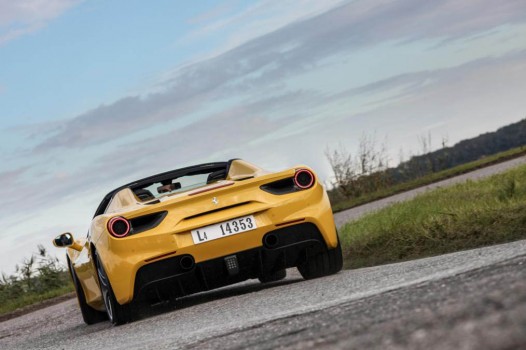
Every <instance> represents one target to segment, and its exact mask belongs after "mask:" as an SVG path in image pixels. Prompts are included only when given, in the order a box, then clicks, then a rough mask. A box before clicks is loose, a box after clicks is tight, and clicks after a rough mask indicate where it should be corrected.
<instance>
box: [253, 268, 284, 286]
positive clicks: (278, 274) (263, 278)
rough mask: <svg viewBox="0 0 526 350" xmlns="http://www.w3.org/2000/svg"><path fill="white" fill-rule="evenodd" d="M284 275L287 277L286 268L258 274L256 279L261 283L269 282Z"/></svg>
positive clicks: (280, 278) (278, 279) (279, 279)
mask: <svg viewBox="0 0 526 350" xmlns="http://www.w3.org/2000/svg"><path fill="white" fill-rule="evenodd" d="M285 277H287V270H285V269H282V270H278V271H276V272H273V273H268V274H267V273H266V274H263V275H261V276H259V277H258V279H259V282H261V283H270V282H276V281H281V280H282V279H284V278H285Z"/></svg>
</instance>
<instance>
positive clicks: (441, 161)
mask: <svg viewBox="0 0 526 350" xmlns="http://www.w3.org/2000/svg"><path fill="white" fill-rule="evenodd" d="M418 141H419V144H420V154H418V155H411V156H410V158H409V159H408V160H404V159H403V154H401V155H400V162H399V164H398V165H397V166H396V167H389V157H388V152H387V149H388V148H387V142H386V141H384V142H382V143H379V142H378V141H377V138H376V136H375V135H373V136H367V135H365V134H364V135H362V137H361V138H360V140H359V143H358V148H357V150H356V152H355V153H351V152H348V151H347V150H346V149H345V148H344V147H343V146H342V145H340V146H339V147H338V148H336V149H329V148H327V150H326V151H325V155H326V157H327V159H328V161H329V163H330V165H331V168H332V170H333V174H334V176H333V181H332V187H333V189H332V190H329V196H330V198H331V201H333V203H334V202H335V201H336V202H337V201H339V200H344V199H348V198H351V197H355V198H356V197H360V196H362V195H364V194H368V193H371V192H375V191H378V190H381V189H382V188H386V187H389V186H392V185H395V184H399V183H403V182H407V181H411V180H414V179H416V178H419V177H422V176H425V175H427V174H430V173H434V172H438V171H442V170H446V169H450V168H453V167H456V166H458V165H461V164H465V163H468V162H471V161H474V160H478V159H481V158H483V157H485V156H489V155H493V154H496V153H499V152H503V151H507V150H510V149H512V148H516V147H521V146H524V145H526V119H522V120H521V121H519V122H517V123H513V124H509V125H507V126H504V127H502V128H500V129H498V130H497V131H494V132H488V133H485V134H481V135H479V136H477V137H474V138H471V139H467V140H463V141H460V142H458V143H457V144H455V145H453V146H451V147H450V146H448V140H447V138H444V137H443V138H442V140H441V142H440V144H441V145H440V148H439V149H437V150H434V151H433V150H432V138H431V134H428V135H423V136H420V137H419V138H418Z"/></svg>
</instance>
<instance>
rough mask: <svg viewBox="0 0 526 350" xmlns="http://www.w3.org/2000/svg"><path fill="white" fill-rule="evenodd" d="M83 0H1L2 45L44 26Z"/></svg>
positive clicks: (0, 24) (0, 28) (0, 27)
mask: <svg viewBox="0 0 526 350" xmlns="http://www.w3.org/2000/svg"><path fill="white" fill-rule="evenodd" d="M80 1H81V0H0V45H3V44H5V43H7V42H8V41H11V40H13V39H16V38H18V37H20V36H22V35H25V34H29V33H33V32H35V31H37V30H39V29H41V28H43V27H44V26H45V25H46V24H47V23H48V22H49V21H51V20H53V19H54V18H56V17H58V16H60V15H61V14H62V13H64V12H65V11H66V10H68V9H69V8H70V7H72V6H74V5H76V4H78V3H79V2H80Z"/></svg>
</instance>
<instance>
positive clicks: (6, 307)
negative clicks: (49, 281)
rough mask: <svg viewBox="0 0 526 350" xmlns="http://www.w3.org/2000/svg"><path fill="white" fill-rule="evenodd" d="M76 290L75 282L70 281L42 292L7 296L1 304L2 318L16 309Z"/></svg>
mask: <svg viewBox="0 0 526 350" xmlns="http://www.w3.org/2000/svg"><path fill="white" fill-rule="evenodd" d="M74 290H75V289H74V287H73V283H71V281H68V282H67V283H65V284H64V286H61V287H57V288H53V289H50V290H47V291H45V292H42V293H39V292H30V293H20V294H18V295H17V296H14V297H11V298H6V300H3V301H2V303H1V304H0V320H2V316H3V315H6V314H10V313H11V312H13V311H15V310H19V309H21V308H24V307H27V306H28V305H34V304H40V303H43V302H45V301H47V300H50V299H53V298H56V297H60V296H63V295H65V294H68V293H71V292H73V291H74Z"/></svg>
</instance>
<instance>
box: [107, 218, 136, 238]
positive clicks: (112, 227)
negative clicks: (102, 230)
mask: <svg viewBox="0 0 526 350" xmlns="http://www.w3.org/2000/svg"><path fill="white" fill-rule="evenodd" d="M130 229H131V226H130V222H129V221H128V220H126V219H125V218H123V217H121V216H116V217H114V218H111V219H110V221H108V231H109V233H110V234H111V235H112V236H113V237H117V238H122V237H125V236H126V235H128V233H130Z"/></svg>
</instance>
